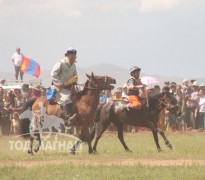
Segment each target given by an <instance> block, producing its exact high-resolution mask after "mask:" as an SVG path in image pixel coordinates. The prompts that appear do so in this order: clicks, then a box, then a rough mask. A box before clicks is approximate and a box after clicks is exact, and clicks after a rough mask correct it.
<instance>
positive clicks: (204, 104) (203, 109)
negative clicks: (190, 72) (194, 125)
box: [197, 89, 205, 131]
mask: <svg viewBox="0 0 205 180" xmlns="http://www.w3.org/2000/svg"><path fill="white" fill-rule="evenodd" d="M199 97H200V98H199V103H198V106H197V108H198V110H199V130H200V131H203V130H205V93H204V90H202V89H201V90H200V91H199Z"/></svg>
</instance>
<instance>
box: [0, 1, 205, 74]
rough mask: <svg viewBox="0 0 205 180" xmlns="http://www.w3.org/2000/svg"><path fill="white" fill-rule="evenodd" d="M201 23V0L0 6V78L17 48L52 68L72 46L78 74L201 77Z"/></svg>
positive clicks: (204, 21)
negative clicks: (97, 69)
mask: <svg viewBox="0 0 205 180" xmlns="http://www.w3.org/2000/svg"><path fill="white" fill-rule="evenodd" d="M204 17H205V1H204V0H117V1H116V0H103V1H96V0H72V1H71V0H15V1H14V0H0V55H1V60H0V72H11V71H13V69H14V68H13V65H12V63H11V56H12V54H13V53H14V52H15V49H16V47H20V48H21V52H22V53H23V54H24V55H25V56H27V57H29V58H31V59H34V60H36V61H37V62H38V63H39V64H40V65H41V69H43V70H49V69H52V68H53V66H54V64H55V63H56V62H57V61H58V60H60V59H62V58H63V56H64V53H65V52H66V50H67V49H68V48H69V47H70V46H73V47H74V48H76V49H77V50H78V55H77V56H78V59H77V60H78V62H77V67H80V68H84V67H85V68H87V67H90V66H93V65H98V64H101V63H110V64H114V65H117V66H120V67H124V68H127V69H130V68H131V67H132V66H134V65H136V66H139V67H141V68H142V72H144V73H148V74H152V75H154V74H158V75H166V76H177V77H184V78H204V76H205V61H204V59H205V18H204ZM93 71H94V70H93ZM105 71H106V70H105Z"/></svg>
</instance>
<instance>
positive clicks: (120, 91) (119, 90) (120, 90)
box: [112, 87, 122, 101]
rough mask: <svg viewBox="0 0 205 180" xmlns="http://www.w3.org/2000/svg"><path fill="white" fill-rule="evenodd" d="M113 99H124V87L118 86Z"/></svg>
mask: <svg viewBox="0 0 205 180" xmlns="http://www.w3.org/2000/svg"><path fill="white" fill-rule="evenodd" d="M112 100H113V101H122V88H121V87H118V88H117V89H116V91H115V93H114V96H113V98H112Z"/></svg>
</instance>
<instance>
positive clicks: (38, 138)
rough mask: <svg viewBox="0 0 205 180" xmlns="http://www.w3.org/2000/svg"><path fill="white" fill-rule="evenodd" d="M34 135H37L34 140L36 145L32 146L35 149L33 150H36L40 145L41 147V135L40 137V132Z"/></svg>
mask: <svg viewBox="0 0 205 180" xmlns="http://www.w3.org/2000/svg"><path fill="white" fill-rule="evenodd" d="M36 136H37V139H36V141H37V142H36V146H35V148H34V151H35V152H38V151H39V149H40V147H41V137H40V133H37V134H36Z"/></svg>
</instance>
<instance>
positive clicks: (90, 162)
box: [0, 159, 205, 167]
mask: <svg viewBox="0 0 205 180" xmlns="http://www.w3.org/2000/svg"><path fill="white" fill-rule="evenodd" d="M65 163H72V164H74V165H93V166H97V165H106V166H111V165H122V166H134V165H139V164H140V165H144V166H191V165H199V166H205V160H186V159H181V160H151V159H139V160H137V159H105V160H73V159H72V160H50V161H27V162H26V161H0V167H5V166H20V167H34V166H39V165H41V166H43V165H51V164H65Z"/></svg>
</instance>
